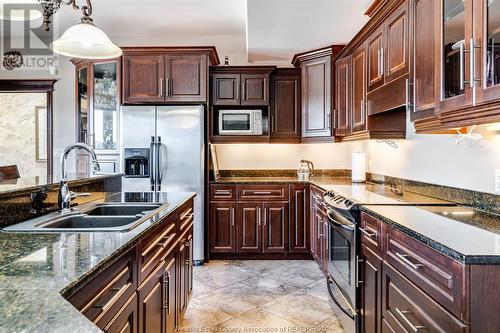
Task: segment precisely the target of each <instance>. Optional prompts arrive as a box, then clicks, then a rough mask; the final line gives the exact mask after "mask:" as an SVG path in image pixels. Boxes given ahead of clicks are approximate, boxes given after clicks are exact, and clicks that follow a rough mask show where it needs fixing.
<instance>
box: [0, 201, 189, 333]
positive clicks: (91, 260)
mask: <svg viewBox="0 0 500 333" xmlns="http://www.w3.org/2000/svg"><path fill="white" fill-rule="evenodd" d="M194 195H195V194H194V193H180V192H179V193H175V192H163V193H152V192H144V193H115V194H112V195H109V196H107V198H106V199H104V200H103V201H102V202H145V203H163V204H164V205H163V206H162V208H163V209H161V210H159V211H158V212H157V213H156V214H155V215H153V216H152V217H151V218H149V219H148V220H146V221H145V222H144V223H142V224H140V225H139V226H137V227H135V228H134V229H132V230H130V231H127V232H98V233H96V232H85V233H50V234H48V233H45V234H42V233H6V232H0V333H4V332H5V333H7V332H9V333H14V332H64V333H69V332H78V333H87V332H100V330H99V329H98V328H97V327H96V326H95V325H94V324H93V323H92V322H90V321H89V320H88V319H87V318H86V317H84V316H83V315H82V314H81V313H80V312H78V311H77V310H76V309H75V308H74V307H73V306H72V305H71V304H70V303H68V302H67V301H66V300H65V299H64V298H63V297H62V296H61V294H62V293H63V292H65V291H67V290H69V289H71V288H73V287H74V286H75V285H77V284H78V283H79V282H80V281H82V280H84V279H86V278H89V277H91V276H93V275H94V274H96V273H98V272H99V271H100V270H102V269H103V268H104V267H105V266H106V264H107V263H109V262H111V261H113V260H114V259H115V258H117V256H118V255H120V254H121V253H123V252H125V251H126V250H127V249H129V248H130V247H132V246H133V245H135V244H136V243H137V241H138V239H139V237H140V236H141V235H142V234H143V233H144V232H146V231H147V230H149V229H150V228H151V227H152V226H154V225H155V224H156V223H158V222H159V221H160V220H161V219H162V218H164V217H166V216H168V215H169V214H170V213H172V212H173V211H174V210H175V209H177V208H178V207H180V206H181V205H182V204H184V203H185V202H187V201H188V200H189V199H191V198H192V197H194Z"/></svg>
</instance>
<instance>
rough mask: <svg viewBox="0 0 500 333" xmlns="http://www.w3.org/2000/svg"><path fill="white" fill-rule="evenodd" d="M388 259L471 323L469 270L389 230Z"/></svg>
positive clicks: (450, 309) (386, 249)
mask: <svg viewBox="0 0 500 333" xmlns="http://www.w3.org/2000/svg"><path fill="white" fill-rule="evenodd" d="M386 230H387V235H386V244H385V255H384V257H385V259H386V260H387V262H389V263H390V264H391V265H392V266H394V267H395V268H396V269H398V270H399V271H400V272H401V273H403V275H404V276H406V277H407V278H408V279H410V281H412V282H413V283H415V284H416V285H417V286H418V287H420V288H421V289H422V290H425V292H426V293H427V294H429V295H430V296H431V297H433V298H434V299H435V300H436V301H438V302H439V303H440V304H441V305H442V306H444V307H445V308H446V309H447V310H448V311H450V312H451V313H453V314H454V315H455V316H457V317H458V318H461V319H462V320H464V321H467V319H468V317H467V313H468V311H466V304H467V302H466V301H465V297H466V294H467V288H466V278H465V267H464V266H463V265H461V264H460V263H458V262H456V261H454V260H452V259H450V258H448V257H446V256H444V255H442V254H441V253H438V252H437V251H435V250H434V249H431V248H430V247H428V246H426V245H424V244H422V243H420V242H418V241H416V240H414V239H412V238H410V237H409V236H407V235H405V234H403V233H402V232H400V231H398V230H396V229H394V228H391V227H387V229H386Z"/></svg>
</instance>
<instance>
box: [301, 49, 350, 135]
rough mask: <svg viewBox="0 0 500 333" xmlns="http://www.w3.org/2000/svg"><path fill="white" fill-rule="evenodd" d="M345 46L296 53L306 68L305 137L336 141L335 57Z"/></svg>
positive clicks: (303, 90)
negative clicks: (333, 129) (334, 111)
mask: <svg viewBox="0 0 500 333" xmlns="http://www.w3.org/2000/svg"><path fill="white" fill-rule="evenodd" d="M341 47H342V46H337V45H334V46H331V47H327V48H323V49H319V50H313V51H309V52H304V53H300V54H296V55H295V56H294V58H293V60H292V64H293V65H294V66H295V67H299V68H301V70H302V77H301V80H302V82H301V85H302V89H301V90H302V91H301V93H302V101H301V102H302V140H303V141H305V142H308V141H333V131H332V128H333V126H332V124H333V119H332V105H333V101H332V97H333V86H332V82H333V81H332V75H333V68H332V67H333V66H332V59H333V58H334V57H335V55H336V54H337V53H338V52H340V49H341Z"/></svg>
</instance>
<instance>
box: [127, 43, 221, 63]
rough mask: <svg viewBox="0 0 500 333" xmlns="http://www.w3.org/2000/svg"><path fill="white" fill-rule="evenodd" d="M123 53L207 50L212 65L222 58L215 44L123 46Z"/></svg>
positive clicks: (200, 51)
mask: <svg viewBox="0 0 500 333" xmlns="http://www.w3.org/2000/svg"><path fill="white" fill-rule="evenodd" d="M121 49H122V51H123V55H134V54H136V55H138V54H149V55H151V54H155V53H158V54H162V53H181V54H189V53H193V54H200V53H204V52H206V53H207V55H208V57H209V58H210V62H211V64H212V65H219V64H220V59H219V55H218V54H217V49H216V48H215V46H122V47H121Z"/></svg>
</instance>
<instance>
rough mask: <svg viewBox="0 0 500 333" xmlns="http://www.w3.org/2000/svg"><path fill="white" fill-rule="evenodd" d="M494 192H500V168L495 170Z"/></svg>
mask: <svg viewBox="0 0 500 333" xmlns="http://www.w3.org/2000/svg"><path fill="white" fill-rule="evenodd" d="M495 192H496V193H499V194H500V169H496V170H495Z"/></svg>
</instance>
